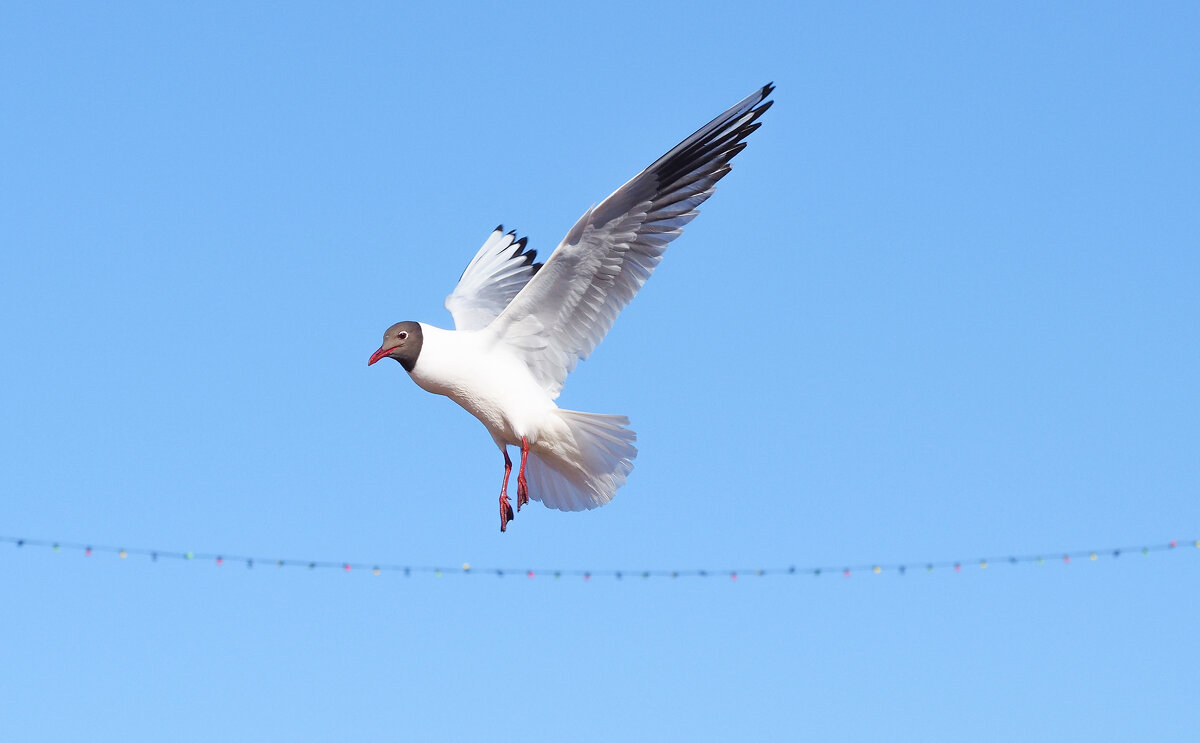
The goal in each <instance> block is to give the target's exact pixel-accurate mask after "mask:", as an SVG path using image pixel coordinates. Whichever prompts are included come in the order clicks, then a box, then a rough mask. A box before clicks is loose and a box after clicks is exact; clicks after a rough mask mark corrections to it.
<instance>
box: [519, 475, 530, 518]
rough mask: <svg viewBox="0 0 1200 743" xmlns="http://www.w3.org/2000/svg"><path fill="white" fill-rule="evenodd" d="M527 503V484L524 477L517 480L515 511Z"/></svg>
mask: <svg viewBox="0 0 1200 743" xmlns="http://www.w3.org/2000/svg"><path fill="white" fill-rule="evenodd" d="M528 502H529V484H528V483H526V482H525V478H524V477H518V478H517V510H518V511H520V510H521V506H523V505H525V504H526V503H528Z"/></svg>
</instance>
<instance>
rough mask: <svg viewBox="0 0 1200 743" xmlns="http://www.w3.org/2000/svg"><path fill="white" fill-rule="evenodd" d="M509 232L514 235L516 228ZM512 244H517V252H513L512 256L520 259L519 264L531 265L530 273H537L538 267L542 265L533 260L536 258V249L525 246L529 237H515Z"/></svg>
mask: <svg viewBox="0 0 1200 743" xmlns="http://www.w3.org/2000/svg"><path fill="white" fill-rule="evenodd" d="M510 234H514V235H515V234H516V230H513V232H512V233H510ZM514 244H515V245H516V246H517V252H515V253H513V256H512V257H513V258H520V259H522V262H521V265H523V266H532V269H531V271H532V273H537V272H538V269H540V268H541V267H542V264H541V263H535V261H536V260H537V250H536V249H530V248H528V247H526V246H527V245H528V244H529V237H528V236H525V237H520V238H517V239H516V240H515V241H514Z"/></svg>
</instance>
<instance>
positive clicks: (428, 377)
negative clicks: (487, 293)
mask: <svg viewBox="0 0 1200 743" xmlns="http://www.w3.org/2000/svg"><path fill="white" fill-rule="evenodd" d="M420 325H421V333H422V335H423V338H424V344H423V346H422V348H421V355H420V357H419V358H418V360H417V363H416V365H415V366H414V367H413V369H412V371H411V372H409V375H410V376H411V377H412V379H413V381H414V382H416V383H417V385H418V386H420V387H421V388H422V389H424V390H426V391H427V392H432V393H434V394H437V395H445V396H446V397H449V398H450V399H451V400H453V401H454V402H456V403H458V404H459V405H460V406H462V408H463V409H464V410H466V411H467V412H469V413H470V414H471V415H473V416H475V417H476V418H478V419H479V422H480V423H482V424H483V425H484V427H485V428H487V430H488V433H490V434H491V435H492V440H493V441H495V442H496V446H498V447H499V448H500V450H501V451H504V448H505V446H509V445H511V446H517V447H519V446H520V445H521V439H522V438H524V439H525V440H526V441H527V442H528V443H529V453H530V456H529V463H528V468H527V471H526V476H527V478H528V480H529V485H530V488H529V496H530V497H531V498H533V499H534V500H539V501H542V502H543V503H544V504H546V505H547V506H549V507H551V508H557V509H559V510H562V511H579V510H583V509H589V508H596V507H597V506H602V505H604V504H605V503H608V502H609V501H610V500H612V499H613V497H614V496H615V495H616V493H617V489H618V488H619V487H621V485H623V484H624V483H625V478H626V476H627V475H628V474H629V473H630V471H632V470H633V458H634V457H636V456H637V449H636V448H634V446H633V442H634V440H635V439H636V438H637V434H635V433H634V432H633V431H630V430H629V429H627V428H625V427H624V426H626V425H628V424H629V419H628V418H626V417H624V416H618V415H596V414H592V413H579V412H576V411H573V410H562V409H561V408H559V407H558V406H557V405H556V404H555V403H554V399H553V398H552V397H551V396H550V394H549V393H548V392H547V391H546V390H545V389H544V387H543V386H542V385H541V384H540V383H539V382H538V380H537V379H536V378H535V377H534V376H533V374H532V373H531V372H530V370H529V367H528V366H527V365H526V363H525V362H524V361H523V360H522V359H521V357H520V355H519V354H518V353H515V352H514V350H513V347H512V346H511V345H510V344H509V343H507V342H506V341H504V340H503V339H501V338H500V337H498V336H497V334H496V333H495V332H494V331H492V330H489V329H487V328H485V329H483V330H465V331H464V330H444V329H442V328H438V327H434V326H432V325H429V324H426V323H420Z"/></svg>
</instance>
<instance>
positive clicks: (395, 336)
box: [367, 322, 422, 371]
mask: <svg viewBox="0 0 1200 743" xmlns="http://www.w3.org/2000/svg"><path fill="white" fill-rule="evenodd" d="M421 341H422V337H421V324H420V323H416V322H398V323H396V324H395V325H393V326H392V327H390V328H388V329H387V330H386V331H385V332H384V334H383V345H381V346H380V347H379V350H378V351H376V352H375V353H373V354H371V359H370V361H368V362H367V366H370V365H371V364H374V363H375V362H376V361H379V360H380V359H383V358H388V359H395V360H396V361H399V362H400V366H403V367H404V370H405V371H412V370H413V367H414V366H416V364H417V357H418V356H420V355H421Z"/></svg>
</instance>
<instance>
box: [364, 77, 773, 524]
mask: <svg viewBox="0 0 1200 743" xmlns="http://www.w3.org/2000/svg"><path fill="white" fill-rule="evenodd" d="M774 87H775V86H774V85H771V84H769V83H768V84H767V85H764V86H763V87H762V88H760V89H759V90H756V91H755V92H754V93H752V94H751V95H749V96H747V97H746V98H745V99H743V100H742V101H741V102H739V103H738V104H737V105H735V106H733V107H732V108H730V109H729V110H728V111H726V112H725V113H723V114H721V115H720V116H718V117H717V118H715V119H713V120H712V121H710V122H709V123H708V124H706V125H704V126H703V127H701V128H700V130H699V131H697V132H696V133H695V134H693V135H692V136H690V137H688V138H687V139H685V140H683V141H682V142H680V143H679V144H678V145H676V146H675V147H674V148H672V149H671V151H670V152H668V153H667V154H665V155H663V156H662V157H660V158H659V159H658V160H656V161H655V162H654V163H653V164H652V165H650V167H648V168H646V169H645V170H643V171H642V172H641V173H638V174H637V175H636V176H634V177H633V179H632V180H630V181H629V182H628V183H626V184H625V185H623V186H621V187H620V188H618V189H617V190H616V191H615V192H613V194H612V195H611V196H609V197H608V198H607V199H605V200H604V201H602V202H600V204H599V205H597V206H593V207H592V208H590V209H588V210H587V211H586V212H585V213H584V215H583V216H582V217H580V219H579V221H578V222H576V223H575V226H573V227H572V228H571V230H570V231H569V232H568V233H567V236H566V237H564V238H563V240H562V242H561V243H559V245H558V247H557V248H556V249H555V251H554V252H553V254H551V256H550V258H549V259H548V260H546V261H545V263H540V262H537V260H536V259H537V251H535V250H529V249H527V248H526V238H524V237H522V238H518V237H517V236H516V232H515V231H509V232H505V231H504V227H503V226H500V227H497V228H496V229H495V230H494V231H493V232H492V234H491V235H490V236H489V237H488V239H487V241H486V242H484V244H483V247H481V248H480V249H479V252H478V253H476V254H475V257H474V258H473V259H472V260H471V262H470V264H468V265H467V268H466V270H465V271H463V273H462V276H461V277H460V278H459V280H458V286H456V287H455V288H454V291H453V292H452V293H451V294H450V296H448V297H446V309H448V310H449V311H450V314H451V316H452V317H453V318H454V330H444V329H442V328H438V327H435V326H433V325H429V324H427V323H423V322H411V321H409V322H399V323H396V324H395V325H393V326H391V327H390V328H388V329H387V331H386V332H384V334H383V344H382V345H381V346H380V347H379V350H377V351H376V352H375V353H373V354H371V358H370V360H369V361H368V362H367V365H368V366H370V365H371V364H374V363H375V362H376V361H379V360H380V359H385V358H390V359H395V360H396V361H398V362H400V365H401V366H402V367H404V370H405V371H407V372H408V374H409V376H410V377H412V380H413V381H414V382H416V383H417V385H418V386H419V387H421V388H422V389H425V390H427V391H429V392H433V393H435V394H439V395H445V396H446V397H449V398H450V399H451V400H453V401H454V402H456V403H458V404H459V405H461V406H462V407H463V408H465V409H466V410H467V412H469V413H470V414H471V415H473V416H475V417H476V418H478V419H479V421H480V422H481V423H483V425H484V426H485V427H486V428H487V430H488V433H490V434H491V435H492V440H493V441H495V442H496V446H498V447H499V448H500V451H501V452H502V453H503V454H504V480H503V482H502V483H501V486H500V531H504V530H505V529H506V528H507V526H508V522H509V521H510V520H512V518H513V516H514V514H513V509H512V505H511V503H510V501H509V498H508V481H509V477H510V475H511V473H512V460H511V459H510V458H509V456H508V447H509V446H513V447H518V448H519V449H520V452H521V465H520V469H519V470H518V472H517V510H518V511H520V510H521V506H523V505H525V504H526V503H528V502H529V499H530V498H533V499H534V500H539V501H541V502H542V503H543V504H545V505H546V506H549V507H550V508H557V509H559V510H562V511H580V510H583V509H591V508H596V507H598V506H603V505H604V504H605V503H608V502H609V501H611V500H612V499H613V496H615V495H616V493H617V489H618V488H620V487H621V486H622V485H623V484H624V483H625V478H626V477H628V475H629V473H630V472H631V471H632V470H633V459H634V457H636V456H637V449H636V448H635V447H634V445H633V444H634V441H635V440H636V439H637V434H635V433H634V432H633V431H632V430H630V429H629V428H628V425H629V419H628V418H626V417H625V416H623V415H600V414H596V413H581V412H578V411H574V410H563V409H561V408H559V407H558V406H557V405H556V404H555V403H554V400H555V399H556V398H557V397H558V395H559V393H560V392H562V388H563V383H564V382H565V381H566V378H567V374H569V373H570V372H571V370H573V369H574V368H575V365H576V364H577V363H579V361H581V360H583V359H586V358H587V357H588V355H589V354H591V352H592V351H593V350H594V349H595V348H596V345H597V344H599V343H600V341H601V340H602V339H603V338H604V336H605V334H606V333H608V330H609V328H611V327H612V324H613V321H614V320H615V319H616V317H617V314H618V313H619V312H620V311H621V310H622V309H623V308H624V307H625V305H626V304H628V303H629V300H631V299H633V295H634V294H636V293H637V291H638V289H640V288H641V287H642V284H644V283H645V282H646V279H648V278H650V274H651V273H652V272H653V271H654V269H655V267H656V266H658V263H659V261H661V260H662V256H663V252H664V251H665V250H666V248H667V244H668V243H670V242H671V241H672V240H674V239H675V238H677V237H679V235H680V234H682V232H683V226H684V225H686V224H687V223H688V222H690V221H692V219H694V218H695V216H696V214H697V213H698V212H697V211H696V208H697V207H698V206H700V204H702V203H704V201H705V200H707V199H708V197H709V196H711V195H712V193H713V189H714V187H715V186H716V184H717V181H719V180H721V179H722V178H723V177H725V175H726V174H727V173H729V170H730V167H731V166H730V161H731V160H732V159H733V157H734V156H735V155H737V154H738V153H739V152H741V151H742V150H743V149H744V148H745V147H746V143H745V141H744V140H745V139H746V137H748V136H749V135H750V133H751V132H753V131H754V130H755V129H757V128H758V127H759V126H760V123H759V122H758V118H759V117H760V116H762V114H763V112H765V111H766V110H767V109H768V108H770V107H771V103H772V101H768V100H766V99H767V96H769V95H770V94H771V91H772V90H774Z"/></svg>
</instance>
